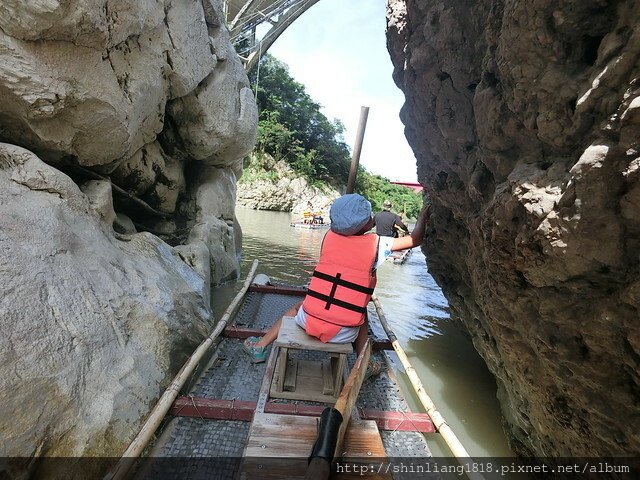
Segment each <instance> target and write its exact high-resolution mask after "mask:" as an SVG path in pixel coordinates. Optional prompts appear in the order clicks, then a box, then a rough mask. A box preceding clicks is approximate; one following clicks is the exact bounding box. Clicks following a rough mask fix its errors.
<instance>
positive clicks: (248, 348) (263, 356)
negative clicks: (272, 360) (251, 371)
mask: <svg viewBox="0 0 640 480" xmlns="http://www.w3.org/2000/svg"><path fill="white" fill-rule="evenodd" d="M259 341H260V337H249V338H247V339H246V340H245V341H244V342H243V343H242V350H243V351H244V353H246V354H247V355H249V361H250V362H251V363H262V362H264V361H266V360H267V347H258V346H256V343H258V342H259Z"/></svg>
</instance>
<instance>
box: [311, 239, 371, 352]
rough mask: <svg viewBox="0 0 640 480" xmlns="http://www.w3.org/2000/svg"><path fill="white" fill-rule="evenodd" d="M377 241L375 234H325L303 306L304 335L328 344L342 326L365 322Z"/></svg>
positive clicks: (353, 325)
mask: <svg viewBox="0 0 640 480" xmlns="http://www.w3.org/2000/svg"><path fill="white" fill-rule="evenodd" d="M379 238H380V237H378V235H375V234H365V235H353V236H343V235H338V234H337V233H333V232H332V231H329V232H327V234H326V235H325V237H324V240H323V242H322V248H321V250H320V261H319V262H318V265H317V266H316V269H315V270H314V272H313V275H312V276H311V282H310V283H309V288H308V291H307V295H306V297H305V298H304V301H303V303H302V308H303V309H304V312H305V314H306V328H305V329H306V332H307V334H309V335H312V336H314V337H316V338H319V339H320V340H322V341H323V342H328V341H329V340H331V339H332V338H333V337H335V336H336V334H337V333H338V332H339V331H340V329H341V328H342V327H357V326H358V325H362V324H363V323H364V319H365V315H366V313H367V304H368V303H369V300H371V295H372V294H373V289H374V288H375V286H376V271H375V269H374V266H375V261H376V257H377V254H378V240H379Z"/></svg>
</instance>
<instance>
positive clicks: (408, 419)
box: [105, 262, 481, 480]
mask: <svg viewBox="0 0 640 480" xmlns="http://www.w3.org/2000/svg"><path fill="white" fill-rule="evenodd" d="M256 268H257V262H254V265H253V267H252V269H251V272H250V273H249V275H248V277H247V280H246V281H245V283H244V285H243V287H242V289H241V291H240V293H239V294H238V295H237V296H236V298H235V299H234V301H233V302H232V303H231V305H230V306H229V308H228V309H227V311H226V312H225V314H224V315H223V317H222V318H221V320H220V321H219V322H218V324H217V325H216V328H215V329H214V331H213V332H212V334H211V335H210V336H209V337H208V338H207V339H206V340H205V341H204V342H203V343H202V344H201V345H200V347H198V349H197V350H196V351H195V352H194V354H193V355H192V356H191V357H190V358H189V360H188V361H187V363H186V364H185V366H184V367H183V368H182V369H181V371H180V372H179V373H178V375H177V376H176V378H175V379H174V381H173V382H172V384H171V385H170V387H169V388H168V389H167V391H166V392H165V394H164V395H163V396H162V397H161V399H160V400H159V402H158V404H157V405H156V408H155V409H154V410H153V411H152V413H151V414H150V416H149V418H148V419H147V421H146V423H145V425H144V426H143V428H142V430H141V432H140V434H139V435H138V437H136V439H134V441H133V442H132V443H131V445H130V446H129V448H128V449H127V450H126V451H125V453H124V454H123V457H122V458H121V459H120V461H119V462H118V464H117V465H115V466H114V468H112V470H111V471H110V472H109V474H108V475H107V476H106V477H105V479H110V480H116V479H121V478H133V477H132V472H135V478H144V479H147V478H148V479H152V478H153V479H156V478H211V479H227V478H229V479H235V478H252V477H253V478H307V479H319V478H323V479H326V478H352V477H351V476H349V475H345V474H335V468H336V467H335V465H334V466H333V469H334V473H333V474H331V470H330V469H331V468H332V462H331V460H330V459H329V460H328V461H327V460H326V459H323V458H312V459H310V460H308V459H309V455H310V453H311V449H312V447H313V446H314V441H315V440H316V436H317V435H318V427H317V422H318V418H319V417H321V416H322V417H324V416H325V414H323V412H324V411H325V408H326V407H327V404H326V402H325V403H321V402H317V401H310V400H295V399H286V398H272V396H273V392H274V384H275V383H277V382H278V381H279V380H278V378H277V376H278V371H281V372H284V369H283V367H282V363H281V361H280V363H279V361H278V360H279V357H280V360H282V347H278V346H277V345H278V342H276V344H275V345H274V346H273V347H271V348H272V350H271V354H270V356H269V359H268V361H267V362H266V363H262V364H256V365H254V364H251V363H250V362H249V360H248V357H247V356H246V355H244V354H243V353H242V341H243V339H245V338H248V337H249V336H254V335H261V334H262V333H263V332H264V331H265V330H266V329H268V327H269V326H271V325H272V324H273V322H274V321H275V320H276V319H277V318H279V317H280V316H281V315H282V313H283V312H284V311H286V310H287V309H288V308H290V307H291V306H292V305H294V304H295V303H297V302H298V301H299V300H300V299H301V298H302V296H304V294H305V292H306V289H305V288H303V287H291V286H283V285H275V286H274V285H264V284H262V285H260V284H254V283H252V279H253V277H254V274H255V271H256ZM368 316H369V323H370V338H369V340H368V341H367V343H366V345H365V346H364V347H363V348H362V349H361V351H360V352H356V353H352V354H350V355H348V357H347V364H348V369H347V370H348V371H349V374H348V375H347V374H346V373H345V374H344V377H343V379H344V387H343V388H342V389H341V390H340V392H339V393H340V394H339V396H338V397H337V400H336V402H335V406H334V407H335V409H337V410H338V411H340V412H342V414H343V415H342V417H343V418H344V420H343V422H342V424H341V425H340V428H339V430H338V431H337V436H336V442H337V444H336V445H335V446H332V447H331V448H335V453H336V457H342V459H348V460H349V462H350V463H351V464H354V462H355V464H358V463H360V464H367V465H370V464H371V462H372V461H373V462H376V461H377V462H381V461H383V460H384V459H385V458H389V457H395V458H397V457H402V458H406V457H416V458H420V459H422V460H421V461H425V460H426V459H428V458H429V457H430V456H431V454H430V451H429V449H428V447H427V444H426V441H425V437H424V435H423V434H424V433H434V432H436V431H439V432H440V433H443V434H445V435H446V434H448V433H449V432H448V431H449V430H450V429H449V428H448V425H446V423H445V422H444V420H443V419H442V417H441V416H440V414H439V413H438V412H437V411H436V410H435V407H433V403H432V402H431V401H430V399H429V398H428V397H427V396H426V393H425V392H424V388H422V385H421V384H420V383H419V380H418V379H417V376H416V375H415V372H414V371H413V369H412V368H411V367H410V364H409V363H408V359H406V356H404V352H402V351H401V347H399V344H398V342H397V340H396V339H395V335H393V333H392V332H390V331H389V327H388V324H387V322H386V319H385V317H384V313H383V312H382V310H381V306H380V304H379V302H378V301H377V299H374V301H373V302H372V304H370V305H369V311H368ZM281 332H282V330H281ZM374 332H375V334H374ZM381 332H382V335H381V334H380V333H381ZM384 332H387V333H390V334H389V335H385V334H384ZM214 342H215V346H216V348H215V350H214V353H213V356H212V357H211V359H210V360H209V361H208V362H207V364H206V365H202V366H199V363H200V362H201V360H202V359H203V357H204V355H205V352H206V350H207V349H208V348H209V347H210V346H212V345H214ZM398 349H400V351H398ZM392 350H396V352H398V353H401V354H400V355H399V357H400V361H401V362H402V364H403V365H405V370H406V372H407V374H408V375H409V377H410V379H411V381H412V382H413V383H414V385H417V386H416V391H417V393H418V396H419V398H420V400H421V401H422V403H423V405H424V406H425V408H426V409H427V412H428V413H413V412H411V411H410V410H409V407H408V405H407V403H406V401H405V399H404V397H403V396H402V393H401V392H400V388H399V386H398V383H397V379H396V377H395V375H394V371H393V369H392V368H391V364H390V361H389V360H390V359H389V353H388V351H392ZM318 354H319V352H308V351H305V350H299V351H298V356H299V357H300V356H302V357H304V356H305V355H306V360H303V359H302V358H299V359H298V360H297V362H298V364H300V365H302V364H303V362H304V361H308V362H309V363H314V362H315V363H320V362H318V360H319V359H318V358H317V356H318ZM392 355H393V354H392ZM369 356H371V357H372V358H376V359H378V360H380V361H381V362H382V364H383V365H384V366H385V367H384V368H383V371H382V373H381V374H380V375H378V376H376V377H372V378H370V379H365V378H364V372H365V368H364V367H365V366H366V365H367V360H368V359H369ZM285 358H286V355H285ZM405 361H406V363H405ZM325 363H326V362H325ZM285 365H289V364H288V363H286V362H285ZM323 365H324V364H323ZM284 368H288V367H284ZM323 368H324V367H323ZM194 372H195V373H198V372H199V375H198V377H197V381H196V382H195V384H194V385H193V386H192V387H191V388H190V389H189V391H188V393H187V394H183V395H180V391H181V389H182V388H183V386H184V385H185V383H186V382H187V380H188V379H189V377H191V376H192V374H193V373H194ZM282 374H283V375H284V373H282ZM274 376H275V377H276V378H275V379H274ZM298 378H300V379H302V380H304V378H303V376H300V373H298ZM302 380H300V381H302ZM307 380H309V379H307ZM315 380H316V381H319V382H320V383H321V384H322V382H323V380H318V379H317V378H316V379H315ZM283 381H286V380H283ZM309 381H310V380H309ZM415 381H417V384H416V383H415ZM324 382H325V383H326V379H325V380H324ZM325 387H326V385H325ZM304 388H306V387H304ZM294 398H295V396H294ZM325 413H326V412H325ZM434 420H435V425H434ZM161 424H162V428H161V429H160V430H161V431H160V433H159V434H158V436H157V437H156V436H155V435H154V433H155V432H156V430H157V429H158V427H159V426H160V425H161ZM451 435H452V432H451ZM453 438H454V439H455V436H453ZM445 440H446V438H445ZM150 442H151V443H150ZM455 442H457V439H455ZM149 443H150V444H149ZM457 443H458V444H459V442H457ZM456 448H458V446H457V445H454V447H453V448H452V450H453V451H454V454H455V455H456V456H462V457H468V454H466V451H464V449H463V448H462V446H461V445H459V448H458V451H455V449H456ZM143 452H144V453H145V455H146V457H144V458H140V459H139V458H138V457H140V456H141V454H142V453H143ZM330 474H331V476H330V477H329V475H330ZM357 476H362V475H361V474H358V475H357ZM364 476H365V477H366V478H403V476H402V474H400V475H395V476H391V475H390V474H384V473H383V474H381V473H375V474H374V473H369V474H367V475H364ZM479 478H481V477H479Z"/></svg>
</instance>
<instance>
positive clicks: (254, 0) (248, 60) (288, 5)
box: [223, 0, 319, 72]
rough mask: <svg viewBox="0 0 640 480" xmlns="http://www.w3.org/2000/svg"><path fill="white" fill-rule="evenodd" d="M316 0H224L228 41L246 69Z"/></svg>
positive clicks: (249, 69) (250, 68)
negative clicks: (228, 34) (229, 33)
mask: <svg viewBox="0 0 640 480" xmlns="http://www.w3.org/2000/svg"><path fill="white" fill-rule="evenodd" d="M318 1H319V0H223V6H224V12H225V15H226V18H227V26H228V27H229V31H230V32H231V41H232V42H233V44H234V46H235V48H236V51H237V52H238V54H239V55H240V58H242V60H243V61H244V63H245V69H246V70H247V72H249V71H251V70H252V69H253V68H254V67H255V66H256V65H257V64H258V61H259V60H260V57H261V56H262V55H263V54H265V53H266V52H267V50H269V47H271V45H273V42H275V41H276V40H277V39H278V37H279V36H280V35H282V33H283V32H284V31H285V30H286V29H287V27H289V26H290V25H291V24H292V23H293V22H294V21H295V20H297V19H298V18H299V17H300V15H302V14H303V13H304V12H306V11H307V10H309V8H311V7H312V6H313V5H315V4H316V3H318Z"/></svg>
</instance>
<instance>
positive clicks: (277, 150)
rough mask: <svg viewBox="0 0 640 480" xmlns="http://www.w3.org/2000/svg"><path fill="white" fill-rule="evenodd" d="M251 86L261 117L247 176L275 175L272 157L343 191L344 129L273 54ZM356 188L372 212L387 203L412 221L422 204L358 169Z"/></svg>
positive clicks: (346, 168) (346, 172) (346, 169)
mask: <svg viewBox="0 0 640 480" xmlns="http://www.w3.org/2000/svg"><path fill="white" fill-rule="evenodd" d="M251 83H252V87H253V89H254V91H255V92H256V101H257V104H258V111H259V114H260V117H259V122H258V140H257V144H256V155H253V156H252V157H251V159H250V162H251V163H250V164H249V165H247V167H248V169H249V171H250V172H251V173H250V175H252V176H253V175H256V176H260V177H269V176H270V175H271V176H273V172H271V171H270V168H269V161H268V157H273V158H274V159H276V160H284V161H286V162H287V163H288V164H289V165H291V167H292V168H293V170H294V171H295V172H296V173H297V174H298V175H300V176H302V177H304V178H306V179H307V181H308V182H309V184H311V185H314V186H316V187H319V188H322V186H323V185H331V186H333V187H334V188H338V189H342V190H343V191H344V186H345V185H346V183H347V179H348V177H349V165H350V162H351V156H350V153H349V148H348V146H347V144H346V143H345V141H344V136H343V135H344V125H343V124H342V123H341V122H340V121H339V120H333V121H332V120H329V119H328V118H327V117H326V116H325V115H324V114H323V113H322V111H321V108H322V107H321V106H320V104H319V103H317V102H315V101H314V100H313V99H312V98H311V96H310V95H309V94H308V93H307V92H306V90H305V87H304V85H302V84H301V83H299V82H297V81H296V80H295V79H294V78H293V77H291V75H290V74H289V71H288V68H287V66H286V64H284V63H283V62H281V61H279V60H278V59H276V58H275V57H273V56H271V55H265V56H264V57H263V58H262V60H261V62H260V68H259V69H255V71H254V72H253V73H252V76H251ZM261 171H264V172H265V173H264V175H262V174H261V173H260V172H261ZM355 190H356V192H357V193H360V194H361V195H363V196H365V197H366V198H367V199H369V200H370V201H371V204H372V206H373V209H374V211H377V210H381V208H382V202H384V200H387V199H388V200H390V201H391V203H392V204H393V205H394V208H395V209H396V210H398V211H400V212H404V213H405V214H406V216H407V217H408V218H415V217H416V216H417V214H418V212H419V211H420V208H421V206H422V197H421V195H419V194H417V193H415V192H413V191H412V190H409V189H407V188H405V187H401V186H399V185H394V184H392V183H391V182H390V181H389V180H388V179H387V178H384V177H382V176H380V175H374V174H371V173H370V172H368V171H367V170H366V169H365V168H364V167H362V166H361V167H360V168H359V170H358V177H357V181H356V186H355Z"/></svg>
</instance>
